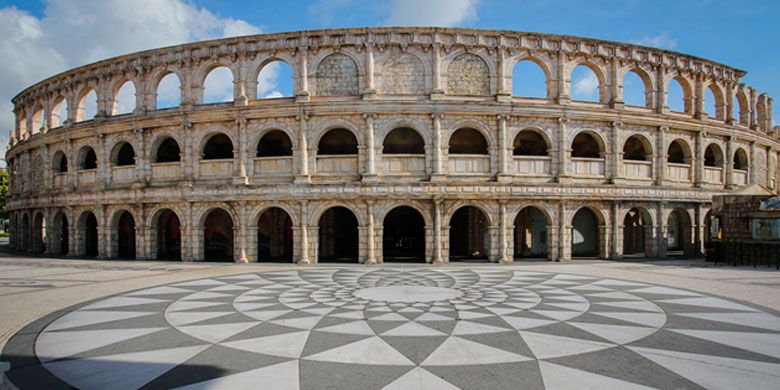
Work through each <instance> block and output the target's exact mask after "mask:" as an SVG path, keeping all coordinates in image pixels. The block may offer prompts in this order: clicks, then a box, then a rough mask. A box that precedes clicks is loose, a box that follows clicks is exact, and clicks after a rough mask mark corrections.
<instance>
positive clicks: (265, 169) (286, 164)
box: [254, 156, 293, 176]
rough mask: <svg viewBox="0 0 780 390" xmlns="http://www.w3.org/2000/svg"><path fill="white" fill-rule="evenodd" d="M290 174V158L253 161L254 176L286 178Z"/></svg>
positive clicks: (267, 158) (291, 166) (291, 162)
mask: <svg viewBox="0 0 780 390" xmlns="http://www.w3.org/2000/svg"><path fill="white" fill-rule="evenodd" d="M292 173H293V159H292V156H275V157H256V158H255V159H254V174H255V175H256V176H258V175H262V176H288V175H292Z"/></svg>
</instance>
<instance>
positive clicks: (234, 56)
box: [6, 28, 780, 264]
mask: <svg viewBox="0 0 780 390" xmlns="http://www.w3.org/2000/svg"><path fill="white" fill-rule="evenodd" d="M278 62H283V63H285V64H287V66H289V67H290V69H291V73H292V79H293V80H292V85H293V93H292V96H289V97H282V98H262V97H261V98H257V96H258V75H259V74H260V72H261V70H262V69H263V68H264V67H266V66H268V65H269V64H273V63H278ZM529 63H530V64H532V65H533V66H534V67H538V69H540V70H541V71H542V72H543V73H544V76H545V78H546V85H545V86H544V87H545V88H546V95H545V96H538V97H524V96H518V94H517V93H513V91H512V85H513V77H514V75H515V72H514V70H515V69H516V67H517V66H520V65H521V64H529ZM578 67H586V68H587V70H588V71H590V72H592V73H593V74H594V75H595V77H596V80H597V81H598V99H596V101H577V100H575V99H573V98H572V95H573V94H572V89H573V88H572V72H573V71H574V70H575V69H576V68H578ZM219 68H227V69H229V71H230V73H231V74H232V77H233V83H232V87H233V88H232V90H233V99H231V100H230V101H226V102H216V103H206V102H204V85H205V84H206V83H205V81H206V79H207V77H208V76H209V74H210V73H211V72H212V71H214V70H215V69H219ZM627 75H632V77H633V76H638V77H639V78H640V79H641V82H642V84H643V86H644V105H639V106H632V105H628V104H626V103H625V102H624V96H623V95H624V94H623V92H624V88H623V87H624V80H625V78H626V77H627ZM744 75H745V72H744V71H742V70H739V69H736V68H732V67H729V66H726V65H723V64H719V63H716V62H713V61H710V60H706V59H702V58H697V57H694V56H690V55H686V54H681V53H676V52H671V51H666V50H660V49H654V48H648V47H642V46H637V45H632V44H625V43H618V42H608V41H601V40H594V39H588V38H578V37H572V36H561V35H549V34H538V33H525V32H513V31H493V30H471V29H450V28H354V29H333V30H320V31H300V32H289V33H279V34H266V35H255V36H245V37H237V38H229V39H221V40H214V41H205V42H197V43H192V44H186V45H180V46H173V47H167V48H161V49H154V50H149V51H144V52H139V53H133V54H128V55H124V56H121V57H117V58H113V59H108V60H104V61H100V62H97V63H93V64H89V65H86V66H82V67H79V68H75V69H71V70H69V71H66V72H64V73H62V74H59V75H56V76H52V77H50V78H48V79H46V80H44V81H41V82H39V83H37V84H35V85H33V86H31V87H29V88H27V89H26V90H24V91H22V92H21V93H20V94H18V95H17V96H16V97H15V98H14V99H13V103H14V107H15V108H14V113H15V115H16V128H15V129H14V130H13V131H12V132H11V144H10V148H9V149H8V151H7V154H6V160H7V163H8V166H9V172H10V176H9V177H10V183H11V188H10V200H9V203H8V210H9V211H10V219H11V226H12V236H11V245H12V247H13V248H15V249H16V250H19V251H29V252H38V253H41V252H43V253H47V254H52V255H70V256H94V257H99V258H125V259H139V260H152V259H169V260H174V259H175V260H182V261H235V262H263V261H276V262H297V263H303V264H306V263H318V262H328V261H331V262H356V263H367V264H370V263H381V262H392V261H396V262H428V263H447V262H450V261H458V260H467V261H472V260H482V261H489V262H512V261H520V260H525V259H547V260H550V261H568V260H570V259H572V258H602V259H616V258H621V257H623V256H637V257H666V256H674V255H698V254H701V253H702V250H703V247H704V244H705V242H706V241H707V240H709V239H711V237H713V235H716V234H717V232H718V228H719V227H718V226H717V223H715V222H714V220H713V216H712V214H711V213H710V211H709V208H710V204H711V200H712V197H713V196H714V195H718V194H724V193H732V192H738V191H741V190H743V189H745V190H749V189H750V188H755V186H761V187H763V188H764V189H766V190H768V191H770V192H775V193H776V192H777V190H778V178H779V176H778V169H777V165H778V164H777V162H778V157H779V154H780V127H774V128H773V127H772V121H771V118H772V112H771V106H772V99H771V98H770V97H768V96H767V94H765V93H760V92H759V91H757V90H756V89H754V88H752V87H750V86H747V85H745V84H744V83H742V82H740V78H741V77H743V76H744ZM165 78H173V79H176V80H177V81H178V85H179V89H178V90H179V91H180V98H179V99H178V101H179V102H180V104H179V105H178V106H176V107H167V108H162V107H159V105H158V100H159V99H160V97H159V96H158V87H159V85H160V83H161V81H162V80H163V79H165ZM126 85H130V86H131V87H132V88H133V89H134V91H135V101H134V103H135V109H134V110H132V111H131V112H129V113H123V114H119V113H118V109H117V107H118V103H117V96H118V93H119V91H120V89H121V88H123V87H124V86H126ZM672 85H674V87H675V88H679V89H681V90H682V99H681V100H682V102H675V103H680V104H679V105H680V106H681V108H680V109H679V110H674V109H673V108H672V106H673V104H672V102H670V101H669V96H670V93H669V90H670V88H671V87H672ZM708 99H709V100H708ZM89 105H94V107H95V108H94V112H96V114H95V115H94V116H92V115H87V113H88V112H90V109H89V108H88V106H89ZM705 106H712V107H714V110H713V111H711V112H709V113H708V110H706V109H705Z"/></svg>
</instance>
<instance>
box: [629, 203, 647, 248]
mask: <svg viewBox="0 0 780 390" xmlns="http://www.w3.org/2000/svg"><path fill="white" fill-rule="evenodd" d="M646 224H647V221H646V220H645V218H644V215H642V212H641V211H640V210H639V209H637V208H632V209H631V210H628V212H627V213H626V215H625V217H623V255H635V254H642V255H644V254H645V238H646V234H647V231H646V230H647V229H649V227H645V225H646Z"/></svg>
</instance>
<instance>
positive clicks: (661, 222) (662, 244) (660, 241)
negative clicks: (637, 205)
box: [655, 202, 666, 258]
mask: <svg viewBox="0 0 780 390" xmlns="http://www.w3.org/2000/svg"><path fill="white" fill-rule="evenodd" d="M655 219H656V226H655V228H656V248H657V249H658V252H657V253H658V257H662V258H665V257H666V220H665V219H664V203H663V202H658V204H657V205H656V209H655Z"/></svg>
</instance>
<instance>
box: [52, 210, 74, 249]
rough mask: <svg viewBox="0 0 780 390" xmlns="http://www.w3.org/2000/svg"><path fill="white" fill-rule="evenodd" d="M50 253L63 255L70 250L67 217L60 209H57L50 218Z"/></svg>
mask: <svg viewBox="0 0 780 390" xmlns="http://www.w3.org/2000/svg"><path fill="white" fill-rule="evenodd" d="M52 226H54V228H53V229H52V239H51V240H49V242H50V243H51V246H52V247H51V253H52V254H55V255H60V256H64V255H67V254H68V252H69V251H70V228H69V226H68V217H67V216H66V215H65V213H63V212H62V211H58V212H57V213H56V214H54V218H52Z"/></svg>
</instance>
